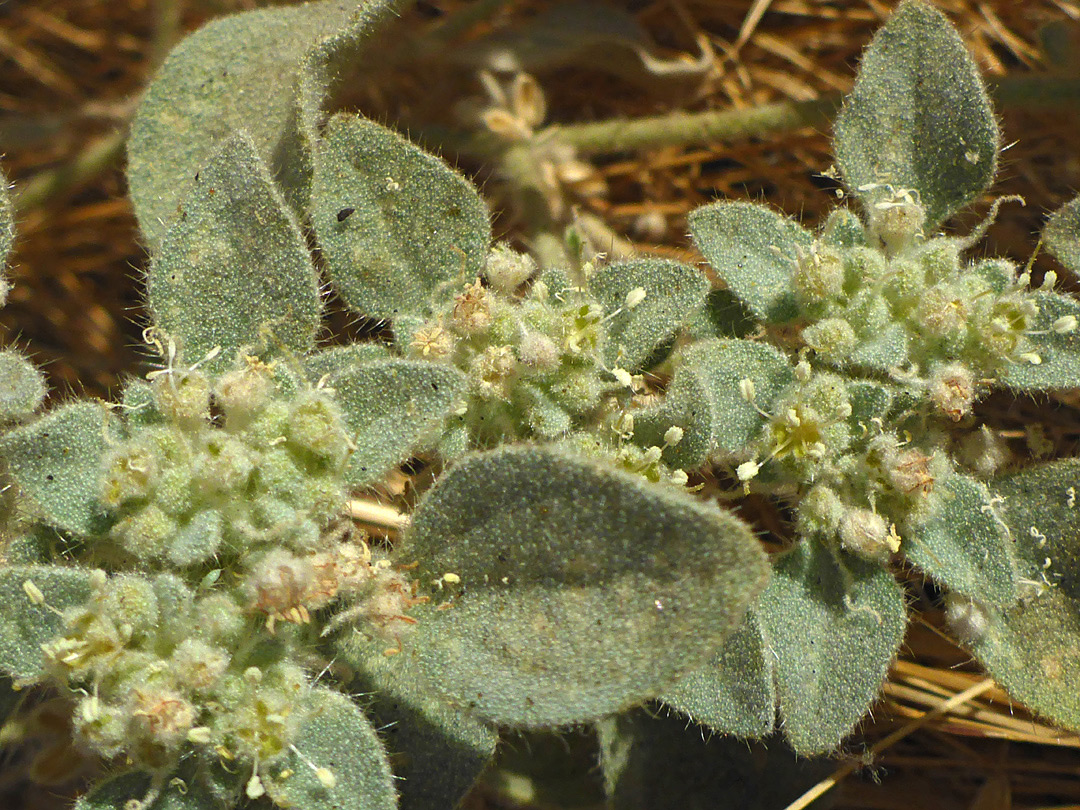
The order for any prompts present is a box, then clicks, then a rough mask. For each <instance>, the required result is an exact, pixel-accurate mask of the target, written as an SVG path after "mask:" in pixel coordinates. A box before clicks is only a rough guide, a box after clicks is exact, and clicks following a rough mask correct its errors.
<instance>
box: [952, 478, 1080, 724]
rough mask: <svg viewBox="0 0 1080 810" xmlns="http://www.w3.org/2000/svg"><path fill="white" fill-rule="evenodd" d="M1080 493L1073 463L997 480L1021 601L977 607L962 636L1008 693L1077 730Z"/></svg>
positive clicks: (1079, 717)
mask: <svg viewBox="0 0 1080 810" xmlns="http://www.w3.org/2000/svg"><path fill="white" fill-rule="evenodd" d="M1078 488H1080V459H1075V458H1070V459H1063V460H1061V461H1055V462H1053V463H1051V464H1047V465H1044V466H1041V467H1034V468H1031V469H1028V470H1024V471H1022V472H1019V473H1016V474H1015V475H1010V476H1006V477H1003V478H999V479H997V480H996V481H995V482H994V491H995V492H997V493H998V494H1000V495H1001V496H1002V497H1003V498H1005V504H1004V506H1003V507H1002V513H1003V517H1004V519H1005V522H1006V523H1007V524H1008V525H1009V527H1010V529H1011V533H1012V539H1013V541H1014V542H1015V549H1016V552H1017V556H1018V557H1019V559H1020V572H1021V577H1022V578H1021V585H1022V591H1021V599H1020V601H1019V602H1018V603H1016V604H1015V605H1012V606H1010V607H1008V608H1006V609H1004V610H999V609H997V608H995V607H993V606H991V605H986V604H983V603H982V602H981V601H979V602H976V604H974V605H973V606H971V611H972V616H971V618H970V620H968V621H966V622H965V625H966V626H965V627H964V628H963V629H962V632H961V633H960V634H961V635H965V636H966V638H964V639H963V640H964V641H965V642H966V643H967V645H968V646H969V647H970V648H971V650H972V651H973V652H974V653H975V655H976V657H978V659H979V661H980V662H981V663H982V664H983V665H984V666H985V667H986V668H987V670H988V671H989V672H990V674H991V675H992V676H993V677H994V680H996V681H997V682H998V683H1000V684H1001V685H1002V686H1003V687H1005V689H1007V690H1008V692H1009V694H1010V695H1012V696H1013V697H1014V698H1016V699H1017V700H1020V701H1022V702H1023V703H1024V704H1025V705H1026V706H1027V707H1028V708H1029V709H1031V710H1032V711H1034V712H1036V713H1037V714H1039V715H1041V716H1043V717H1046V718H1048V719H1049V720H1051V721H1053V722H1055V723H1058V724H1060V725H1062V726H1064V727H1065V728H1068V729H1071V730H1072V731H1077V732H1080V689H1077V683H1078V680H1080V504H1077V502H1076V493H1077V489H1078ZM1047 560H1049V566H1047V564H1046V562H1047ZM976 598H977V597H976Z"/></svg>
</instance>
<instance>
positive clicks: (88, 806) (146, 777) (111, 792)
mask: <svg viewBox="0 0 1080 810" xmlns="http://www.w3.org/2000/svg"><path fill="white" fill-rule="evenodd" d="M158 778H159V780H160V781H161V782H162V784H161V785H160V790H161V792H160V795H158V797H157V798H156V799H155V800H154V801H151V802H150V803H149V804H146V805H141V804H140V805H139V808H140V810H224V805H223V804H222V803H221V802H220V801H218V800H217V799H215V797H214V796H213V795H212V794H211V793H210V792H209V791H208V790H207V789H206V788H205V787H204V786H203V785H202V784H201V782H200V780H199V779H198V778H193V777H192V774H191V772H190V771H187V770H185V772H184V774H183V776H181V777H179V779H180V781H176V780H174V779H172V778H170V779H162V778H161V777H158ZM153 786H154V779H153V777H152V776H151V775H150V774H148V773H145V772H143V771H128V772H127V773H122V774H120V775H119V776H113V777H111V778H109V779H107V780H105V781H104V782H99V783H98V784H97V785H96V786H95V787H94V788H93V790H91V791H90V792H89V793H87V794H86V795H85V796H82V797H81V798H80V799H79V800H78V801H77V802H76V803H75V808H74V810H126V809H127V808H128V807H129V806H130V803H131V802H133V801H134V802H139V801H142V800H143V799H145V798H147V797H148V796H149V795H150V791H151V788H152V787H153Z"/></svg>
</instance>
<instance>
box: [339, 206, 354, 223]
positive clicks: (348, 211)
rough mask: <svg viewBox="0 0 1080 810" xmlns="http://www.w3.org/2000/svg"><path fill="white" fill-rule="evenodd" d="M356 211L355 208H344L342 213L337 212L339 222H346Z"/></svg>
mask: <svg viewBox="0 0 1080 810" xmlns="http://www.w3.org/2000/svg"><path fill="white" fill-rule="evenodd" d="M355 210H356V209H355V208H342V209H341V210H340V211H338V212H337V221H338V222H344V221H345V220H347V219H348V218H349V216H350V215H351V214H352V212H353V211H355Z"/></svg>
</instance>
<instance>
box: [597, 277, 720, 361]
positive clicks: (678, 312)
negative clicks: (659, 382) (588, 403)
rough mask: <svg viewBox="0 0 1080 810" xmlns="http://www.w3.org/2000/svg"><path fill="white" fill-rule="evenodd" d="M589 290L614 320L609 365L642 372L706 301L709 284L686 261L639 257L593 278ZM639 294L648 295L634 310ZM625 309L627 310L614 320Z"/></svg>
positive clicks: (609, 335)
mask: <svg viewBox="0 0 1080 810" xmlns="http://www.w3.org/2000/svg"><path fill="white" fill-rule="evenodd" d="M589 290H590V292H592V293H593V294H594V295H595V296H596V298H597V300H598V301H599V302H600V303H601V304H603V306H604V311H605V312H607V313H609V317H611V320H610V321H608V328H607V343H606V344H605V346H604V363H605V364H606V365H607V366H608V367H609V368H623V369H626V370H627V371H629V372H631V373H637V372H638V371H640V370H641V369H642V368H643V367H644V364H645V361H647V360H648V359H649V358H650V357H651V356H652V354H653V352H655V351H656V350H657V349H658V348H659V347H660V346H661V345H662V344H664V343H665V342H666V341H668V340H670V339H671V337H672V336H673V335H674V334H675V332H676V331H678V329H679V327H680V326H682V325H683V324H684V323H685V322H686V321H687V320H689V318H690V317H691V316H692V315H693V314H694V312H695V311H696V310H698V309H699V308H700V307H701V306H702V304H704V303H705V297H706V295H708V292H709V281H708V279H706V278H705V276H704V274H702V273H700V272H699V271H697V270H696V269H694V268H693V267H690V266H689V265H686V264H682V263H681V262H673V261H666V260H660V259H637V260H634V261H628V262H617V263H615V264H610V265H608V266H606V267H603V268H601V269H600V270H599V271H597V273H596V274H595V275H594V276H593V277H592V278H591V279H590V280H589ZM634 290H641V291H643V292H644V293H645V297H644V298H643V299H642V300H641V301H640V302H639V303H637V304H636V305H634V306H633V307H630V306H628V305H627V295H629V294H630V293H631V292H632V291H634ZM619 309H621V310H622V312H620V313H619V314H618V315H614V316H611V313H614V312H616V311H617V310H619Z"/></svg>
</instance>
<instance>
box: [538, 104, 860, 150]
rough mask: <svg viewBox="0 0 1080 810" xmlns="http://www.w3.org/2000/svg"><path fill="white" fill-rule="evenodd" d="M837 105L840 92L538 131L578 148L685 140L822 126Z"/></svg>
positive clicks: (657, 144)
mask: <svg viewBox="0 0 1080 810" xmlns="http://www.w3.org/2000/svg"><path fill="white" fill-rule="evenodd" d="M839 106H840V97H839V96H837V95H830V96H823V97H822V98H819V99H814V100H813V101H782V102H778V103H776V104H763V105H761V106H759V107H751V108H749V109H745V110H708V111H706V112H698V113H684V112H674V113H668V114H666V115H656V116H651V117H649V118H638V119H634V120H628V119H614V120H611V121H597V122H596V123H591V124H570V125H566V126H554V127H549V128H548V129H547V130H545V131H544V133H543V135H544V136H550V137H552V138H554V139H556V140H559V141H562V142H563V143H566V144H567V145H569V146H572V147H574V148H575V149H576V150H577V151H578V153H579V154H604V153H607V152H625V151H630V150H634V149H659V148H662V147H665V146H690V145H692V144H705V143H711V142H713V141H728V140H733V139H736V138H747V137H751V136H754V135H765V134H768V133H771V132H783V131H787V130H791V129H798V128H799V127H805V126H812V127H824V126H827V125H828V124H829V122H830V120H831V119H832V116H833V114H834V113H835V112H836V110H837V109H838V108H839Z"/></svg>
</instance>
